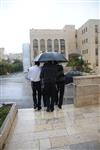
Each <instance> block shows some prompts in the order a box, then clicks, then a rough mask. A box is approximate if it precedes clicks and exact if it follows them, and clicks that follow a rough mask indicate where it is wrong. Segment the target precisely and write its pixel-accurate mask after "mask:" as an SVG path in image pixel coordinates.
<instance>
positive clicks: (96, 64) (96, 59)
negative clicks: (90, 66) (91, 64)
mask: <svg viewBox="0 0 100 150" xmlns="http://www.w3.org/2000/svg"><path fill="white" fill-rule="evenodd" d="M96 66H98V58H96Z"/></svg>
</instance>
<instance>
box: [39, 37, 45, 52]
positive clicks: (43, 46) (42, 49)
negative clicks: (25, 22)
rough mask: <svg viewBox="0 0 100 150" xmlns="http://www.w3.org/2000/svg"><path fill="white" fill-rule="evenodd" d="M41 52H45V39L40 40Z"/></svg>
mask: <svg viewBox="0 0 100 150" xmlns="http://www.w3.org/2000/svg"><path fill="white" fill-rule="evenodd" d="M40 51H41V52H45V40H44V39H41V40H40Z"/></svg>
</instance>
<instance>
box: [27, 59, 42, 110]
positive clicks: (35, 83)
mask: <svg viewBox="0 0 100 150" xmlns="http://www.w3.org/2000/svg"><path fill="white" fill-rule="evenodd" d="M40 73H41V68H40V63H39V62H35V65H34V66H32V67H30V68H29V72H28V78H29V79H30V81H31V87H32V95H33V103H34V109H37V110H41V82H40Z"/></svg>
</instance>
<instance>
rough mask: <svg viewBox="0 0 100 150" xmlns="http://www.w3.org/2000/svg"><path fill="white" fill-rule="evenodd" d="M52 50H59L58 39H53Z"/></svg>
mask: <svg viewBox="0 0 100 150" xmlns="http://www.w3.org/2000/svg"><path fill="white" fill-rule="evenodd" d="M54 51H55V52H58V51H59V44H58V40H57V39H55V40H54Z"/></svg>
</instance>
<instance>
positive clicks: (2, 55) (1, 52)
mask: <svg viewBox="0 0 100 150" xmlns="http://www.w3.org/2000/svg"><path fill="white" fill-rule="evenodd" d="M3 59H4V48H0V61H2V60H3Z"/></svg>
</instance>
